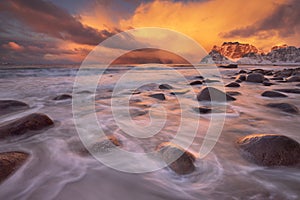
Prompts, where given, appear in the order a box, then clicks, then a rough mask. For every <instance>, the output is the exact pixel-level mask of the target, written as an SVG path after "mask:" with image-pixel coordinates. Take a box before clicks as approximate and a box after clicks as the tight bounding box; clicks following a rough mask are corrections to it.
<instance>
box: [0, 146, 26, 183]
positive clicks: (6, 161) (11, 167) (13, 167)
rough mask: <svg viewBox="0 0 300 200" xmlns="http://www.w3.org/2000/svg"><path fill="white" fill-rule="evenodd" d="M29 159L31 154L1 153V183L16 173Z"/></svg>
mask: <svg viewBox="0 0 300 200" xmlns="http://www.w3.org/2000/svg"><path fill="white" fill-rule="evenodd" d="M28 157H29V154H28V153H24V152H17V151H12V152H2V153H0V183H1V182H2V181H4V180H5V179H7V178H8V177H9V176H11V175H12V174H13V173H14V172H16V171H17V170H18V169H19V168H20V167H21V166H22V164H23V163H24V162H25V161H26V160H27V159H28Z"/></svg>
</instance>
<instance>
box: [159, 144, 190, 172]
mask: <svg viewBox="0 0 300 200" xmlns="http://www.w3.org/2000/svg"><path fill="white" fill-rule="evenodd" d="M157 151H158V152H159V153H160V154H161V156H162V159H163V161H164V162H166V163H167V164H168V167H169V168H170V169H171V170H173V171H174V172H175V173H177V174H180V175H184V174H190V173H192V172H193V171H195V166H194V162H195V160H196V158H195V156H194V155H193V154H192V153H190V152H188V151H186V150H184V149H183V148H181V147H179V146H178V145H175V144H172V143H169V142H166V143H162V144H160V145H159V146H158V147H157Z"/></svg>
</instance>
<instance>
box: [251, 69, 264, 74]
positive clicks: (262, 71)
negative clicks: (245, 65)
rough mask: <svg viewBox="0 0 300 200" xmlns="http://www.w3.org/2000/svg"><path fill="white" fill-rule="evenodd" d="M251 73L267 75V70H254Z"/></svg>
mask: <svg viewBox="0 0 300 200" xmlns="http://www.w3.org/2000/svg"><path fill="white" fill-rule="evenodd" d="M251 72H252V73H259V74H262V75H264V74H265V70H263V69H252V70H251Z"/></svg>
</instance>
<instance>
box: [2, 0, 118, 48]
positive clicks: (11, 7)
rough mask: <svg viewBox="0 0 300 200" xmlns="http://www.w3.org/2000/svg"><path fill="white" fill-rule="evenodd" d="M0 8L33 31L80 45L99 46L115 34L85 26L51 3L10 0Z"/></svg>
mask: <svg viewBox="0 0 300 200" xmlns="http://www.w3.org/2000/svg"><path fill="white" fill-rule="evenodd" d="M0 7H1V10H2V11H4V12H6V13H8V16H12V17H15V18H16V19H18V20H20V21H21V22H23V23H24V24H26V25H27V26H29V27H30V28H31V29H32V30H33V31H36V32H39V33H45V34H47V35H49V36H52V37H55V38H59V39H62V40H69V41H72V42H75V43H78V44H88V45H97V44H98V43H99V42H101V41H102V40H104V39H105V38H107V37H109V36H111V35H113V34H114V33H113V32H109V31H107V30H101V31H99V30H97V29H95V28H92V27H90V26H85V25H83V24H82V23H81V22H80V21H79V18H76V17H74V16H72V15H70V14H69V13H68V12H67V11H66V10H64V9H62V8H60V7H57V6H56V5H54V4H52V3H51V2H46V1H41V0H26V1H24V0H8V1H3V2H1V3H0Z"/></svg>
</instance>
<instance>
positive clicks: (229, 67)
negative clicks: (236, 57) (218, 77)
mask: <svg viewBox="0 0 300 200" xmlns="http://www.w3.org/2000/svg"><path fill="white" fill-rule="evenodd" d="M219 67H220V68H226V69H235V68H238V65H237V64H229V65H220V66H219Z"/></svg>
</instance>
